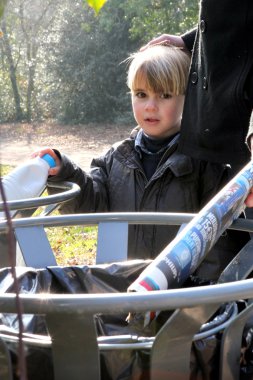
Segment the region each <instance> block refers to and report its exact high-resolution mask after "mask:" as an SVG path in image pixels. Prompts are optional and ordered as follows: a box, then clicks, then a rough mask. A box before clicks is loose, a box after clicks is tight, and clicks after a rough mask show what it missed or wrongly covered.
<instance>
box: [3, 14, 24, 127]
mask: <svg viewBox="0 0 253 380" xmlns="http://www.w3.org/2000/svg"><path fill="white" fill-rule="evenodd" d="M2 31H3V45H4V50H5V54H6V57H7V61H8V64H9V74H10V80H11V85H12V91H13V96H14V103H15V109H16V120H17V121H20V120H22V119H23V112H22V108H21V98H20V94H19V89H18V83H17V77H16V68H15V65H14V60H13V57H12V51H11V45H10V41H9V38H8V34H7V30H6V24H5V21H3V22H2Z"/></svg>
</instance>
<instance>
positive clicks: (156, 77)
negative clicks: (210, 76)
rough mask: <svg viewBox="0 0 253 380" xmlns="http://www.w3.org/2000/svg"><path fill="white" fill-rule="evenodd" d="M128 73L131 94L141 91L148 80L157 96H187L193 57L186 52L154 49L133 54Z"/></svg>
mask: <svg viewBox="0 0 253 380" xmlns="http://www.w3.org/2000/svg"><path fill="white" fill-rule="evenodd" d="M128 61H129V62H131V63H130V66H129V70H128V77H127V85H128V87H129V88H130V90H131V91H135V90H137V89H138V88H139V83H140V82H141V81H142V80H144V81H145V83H146V85H147V87H148V88H149V89H151V90H152V91H153V92H155V93H163V94H172V95H184V94H185V90H186V84H187V79H188V73H189V66H190V57H189V55H188V54H187V53H185V52H184V51H183V50H182V49H180V48H177V47H173V46H165V45H151V46H150V47H149V48H147V49H145V50H143V51H138V52H136V53H134V54H132V55H131V56H130V57H129V58H128Z"/></svg>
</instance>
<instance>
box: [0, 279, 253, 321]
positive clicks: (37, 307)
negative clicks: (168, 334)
mask: <svg viewBox="0 0 253 380" xmlns="http://www.w3.org/2000/svg"><path fill="white" fill-rule="evenodd" d="M252 292H253V279H248V280H242V281H234V282H230V283H225V284H217V285H208V286H198V287H194V288H180V289H171V290H164V291H162V290H161V291H159V292H157V291H151V292H147V293H135V292H133V293H120V294H118V293H113V294H110V293H103V294H77V295H68V296H66V295H61V294H53V295H52V294H38V295H29V294H20V296H19V297H20V299H21V302H22V305H23V310H24V313H28V314H51V313H54V314H57V313H59V314H62V313H65V314H69V313H70V314H72V313H73V310H75V312H76V313H85V314H97V313H107V314H112V313H113V314H115V313H128V312H129V311H131V312H145V311H149V310H174V309H177V308H183V307H194V306H197V305H200V304H202V303H205V304H213V303H215V304H217V303H223V302H228V301H236V300H238V299H242V298H244V299H247V298H251V297H252ZM15 298H16V295H15V294H10V293H6V294H1V296H0V310H1V312H2V313H16V301H15Z"/></svg>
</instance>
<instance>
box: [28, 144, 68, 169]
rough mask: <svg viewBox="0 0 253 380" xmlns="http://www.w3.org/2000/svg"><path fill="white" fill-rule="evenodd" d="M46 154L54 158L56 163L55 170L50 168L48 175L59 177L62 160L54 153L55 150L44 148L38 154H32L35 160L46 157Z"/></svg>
mask: <svg viewBox="0 0 253 380" xmlns="http://www.w3.org/2000/svg"><path fill="white" fill-rule="evenodd" d="M45 154H49V155H50V156H51V157H53V159H54V160H55V163H56V166H55V167H54V168H50V169H49V170H48V175H57V174H58V173H59V171H60V168H61V160H60V159H59V157H58V156H57V154H56V153H55V152H54V151H53V149H51V148H43V149H41V150H39V151H37V152H33V153H32V154H31V158H34V157H42V156H44V155H45Z"/></svg>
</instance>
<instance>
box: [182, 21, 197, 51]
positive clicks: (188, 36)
mask: <svg viewBox="0 0 253 380" xmlns="http://www.w3.org/2000/svg"><path fill="white" fill-rule="evenodd" d="M196 34H197V27H196V28H194V29H192V30H189V31H188V32H186V33H184V34H182V35H181V38H182V39H183V41H184V44H185V46H186V47H187V49H188V50H189V51H190V52H191V51H192V49H193V45H194V41H195V37H196Z"/></svg>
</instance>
